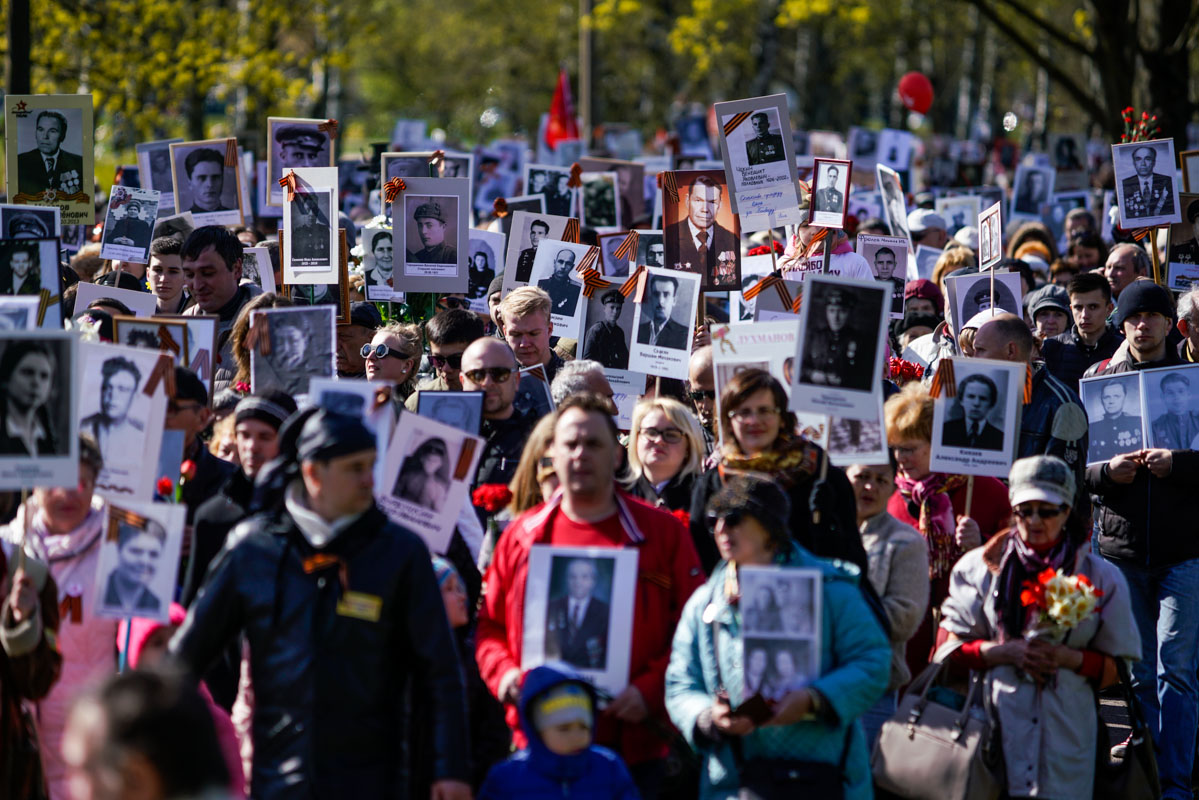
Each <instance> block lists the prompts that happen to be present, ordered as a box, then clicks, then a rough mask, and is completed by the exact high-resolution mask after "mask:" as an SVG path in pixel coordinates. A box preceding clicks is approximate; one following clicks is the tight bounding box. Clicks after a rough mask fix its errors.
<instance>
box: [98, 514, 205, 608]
mask: <svg viewBox="0 0 1199 800" xmlns="http://www.w3.org/2000/svg"><path fill="white" fill-rule="evenodd" d="M186 517H187V506H185V505H182V504H178V503H153V502H140V503H139V502H132V501H129V500H117V501H115V502H114V503H112V504H111V505H109V507H108V519H107V520H106V521H105V522H104V527H103V535H101V537H100V555H99V558H97V559H96V581H95V587H96V588H95V591H96V599H95V605H94V606H93V608H94V609H95V614H96V616H98V617H114V618H116V619H125V620H128V619H129V618H131V617H139V618H142V619H153V620H157V621H158V622H161V623H164V624H170V608H171V600H173V599H174V597H175V580H176V577H177V576H178V574H179V554H180V553H181V552H182V550H183V524H184V521H185V520H186Z"/></svg>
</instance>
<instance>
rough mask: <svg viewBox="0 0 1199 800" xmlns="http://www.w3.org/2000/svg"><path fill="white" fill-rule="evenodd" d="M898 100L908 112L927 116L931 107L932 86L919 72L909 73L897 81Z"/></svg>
mask: <svg viewBox="0 0 1199 800" xmlns="http://www.w3.org/2000/svg"><path fill="white" fill-rule="evenodd" d="M899 99H900V100H901V101H902V102H903V105H904V108H906V109H907V110H908V111H915V112H916V113H917V114H927V113H928V110H929V109H930V108H932V105H933V85H932V83H931V82H930V81H929V79H928V78H926V77H925V76H924V74H923V73H920V72H909V73H908V74H907V75H904V76H903V77H902V78H900V79H899Z"/></svg>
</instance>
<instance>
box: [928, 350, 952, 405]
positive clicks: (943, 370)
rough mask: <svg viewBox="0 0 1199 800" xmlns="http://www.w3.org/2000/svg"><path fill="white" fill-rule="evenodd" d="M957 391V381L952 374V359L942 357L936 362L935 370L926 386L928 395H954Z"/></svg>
mask: <svg viewBox="0 0 1199 800" xmlns="http://www.w3.org/2000/svg"><path fill="white" fill-rule="evenodd" d="M957 393H958V382H957V379H956V378H954V376H953V359H952V358H943V359H941V360H940V362H938V364H937V372H936V374H935V375H933V382H932V384H931V385H929V387H928V394H929V396H930V397H941V396H945V397H955V396H956V395H957Z"/></svg>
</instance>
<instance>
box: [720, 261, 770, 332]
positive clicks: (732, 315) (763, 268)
mask: <svg viewBox="0 0 1199 800" xmlns="http://www.w3.org/2000/svg"><path fill="white" fill-rule="evenodd" d="M773 271H774V259H773V258H771V257H770V256H769V255H757V256H745V257H743V258H742V259H741V291H739V292H729V321H730V322H748V321H750V320H752V319H753V318H754V308H755V307H756V305H757V297H753V298H747V297H745V290H746V289H748V288H750V287H751V286H754V285H756V284H757V282H758V281H760V280H762V279H763V278H765V277H766V276H767V275H769V274H770V273H771V272H773Z"/></svg>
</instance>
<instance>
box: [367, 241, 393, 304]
mask: <svg viewBox="0 0 1199 800" xmlns="http://www.w3.org/2000/svg"><path fill="white" fill-rule="evenodd" d="M358 235H359V243H360V245H361V246H362V277H363V282H364V285H365V287H366V299H367V300H370V301H371V302H379V303H386V302H390V301H391V298H392V297H393V296H394V294H395V240H394V238H393V237H392V229H391V228H390V227H388V226H385V225H378V224H376V225H366V226H363V228H362V229H361V230H360V231H359V233H358Z"/></svg>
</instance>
